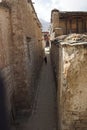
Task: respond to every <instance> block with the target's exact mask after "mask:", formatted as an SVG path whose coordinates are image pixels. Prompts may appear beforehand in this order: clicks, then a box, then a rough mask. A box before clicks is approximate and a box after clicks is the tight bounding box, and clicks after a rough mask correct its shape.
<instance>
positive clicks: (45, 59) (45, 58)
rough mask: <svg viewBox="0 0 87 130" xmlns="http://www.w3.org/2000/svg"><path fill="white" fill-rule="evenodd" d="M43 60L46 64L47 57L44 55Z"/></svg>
mask: <svg viewBox="0 0 87 130" xmlns="http://www.w3.org/2000/svg"><path fill="white" fill-rule="evenodd" d="M44 61H45V63H46V64H47V57H46V56H45V57H44Z"/></svg>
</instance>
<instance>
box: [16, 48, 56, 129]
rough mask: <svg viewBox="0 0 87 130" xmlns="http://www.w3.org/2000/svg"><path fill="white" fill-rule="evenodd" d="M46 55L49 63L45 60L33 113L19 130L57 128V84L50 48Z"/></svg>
mask: <svg viewBox="0 0 87 130" xmlns="http://www.w3.org/2000/svg"><path fill="white" fill-rule="evenodd" d="M46 56H47V64H46V63H45V62H43V66H42V69H41V73H40V77H39V83H38V89H37V94H36V101H35V105H34V108H33V111H32V115H31V116H30V117H29V119H28V120H27V121H26V123H22V125H20V126H19V128H17V130H56V121H57V118H56V86H55V81H54V76H53V71H52V66H51V61H50V54H49V50H46Z"/></svg>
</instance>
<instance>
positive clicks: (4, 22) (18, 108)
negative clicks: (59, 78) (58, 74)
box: [0, 0, 43, 112]
mask: <svg viewBox="0 0 87 130" xmlns="http://www.w3.org/2000/svg"><path fill="white" fill-rule="evenodd" d="M3 1H4V2H2V3H0V4H1V6H0V34H1V35H0V46H1V48H2V49H1V51H0V53H1V60H3V61H1V62H0V64H1V65H0V66H1V68H2V73H3V75H4V79H5V82H6V85H8V88H9V90H7V95H8V97H9V98H8V99H9V104H10V107H12V106H13V108H11V109H15V112H23V111H30V110H31V109H32V105H33V101H34V96H35V91H36V86H37V85H36V83H37V78H38V75H39V72H40V68H41V64H42V59H43V58H42V57H43V53H42V50H43V48H42V42H41V38H42V34H41V24H40V22H39V19H38V17H37V15H36V13H35V10H34V7H33V5H32V2H31V1H27V0H21V1H20V0H16V1H14V0H12V1H9V0H3ZM3 16H4V17H3ZM10 82H11V83H10ZM9 91H10V93H12V97H13V98H12V97H11V94H8V93H9ZM11 100H12V101H11ZM9 104H8V106H9Z"/></svg>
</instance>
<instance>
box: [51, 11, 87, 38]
mask: <svg viewBox="0 0 87 130" xmlns="http://www.w3.org/2000/svg"><path fill="white" fill-rule="evenodd" d="M86 32H87V12H64V11H59V10H57V9H54V10H52V12H51V37H57V36H59V35H66V34H69V33H86Z"/></svg>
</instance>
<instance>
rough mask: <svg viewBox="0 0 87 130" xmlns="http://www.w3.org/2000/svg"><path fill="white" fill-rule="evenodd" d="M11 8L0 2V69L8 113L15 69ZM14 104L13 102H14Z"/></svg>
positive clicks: (11, 98)
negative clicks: (13, 62)
mask: <svg viewBox="0 0 87 130" xmlns="http://www.w3.org/2000/svg"><path fill="white" fill-rule="evenodd" d="M10 24H11V21H10V9H9V7H8V6H7V5H4V4H0V71H1V74H2V77H3V79H4V84H5V89H6V91H5V92H6V101H7V104H6V106H7V111H8V114H10V112H11V104H12V100H13V90H14V81H13V71H12V67H13V66H12V58H11V55H12V52H11V44H12V38H11V37H12V35H11V26H10ZM12 105H13V104H12Z"/></svg>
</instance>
